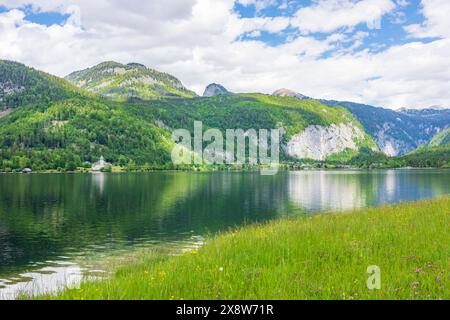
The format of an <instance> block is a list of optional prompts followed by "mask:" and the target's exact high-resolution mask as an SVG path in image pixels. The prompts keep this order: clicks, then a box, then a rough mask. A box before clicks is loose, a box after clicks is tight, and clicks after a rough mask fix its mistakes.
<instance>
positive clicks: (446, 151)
mask: <svg viewBox="0 0 450 320" xmlns="http://www.w3.org/2000/svg"><path fill="white" fill-rule="evenodd" d="M398 161H400V162H401V163H404V164H406V165H407V166H410V167H416V168H424V167H435V168H442V167H445V168H450V145H443V146H438V147H426V146H424V147H420V148H418V149H416V150H414V151H413V152H410V153H408V154H406V155H404V156H402V157H399V158H398Z"/></svg>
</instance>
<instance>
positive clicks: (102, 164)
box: [92, 156, 111, 171]
mask: <svg viewBox="0 0 450 320" xmlns="http://www.w3.org/2000/svg"><path fill="white" fill-rule="evenodd" d="M110 165H111V164H110V163H109V162H106V161H105V159H104V158H103V156H101V157H100V160H99V161H97V162H96V163H94V164H93V165H92V171H101V170H103V169H104V168H105V167H106V166H110Z"/></svg>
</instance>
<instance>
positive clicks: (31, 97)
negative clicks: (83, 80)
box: [0, 60, 80, 110]
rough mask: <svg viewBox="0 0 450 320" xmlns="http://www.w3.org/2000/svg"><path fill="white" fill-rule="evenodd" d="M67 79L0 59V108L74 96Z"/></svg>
mask: <svg viewBox="0 0 450 320" xmlns="http://www.w3.org/2000/svg"><path fill="white" fill-rule="evenodd" d="M79 93H80V90H79V89H78V88H76V87H75V86H73V85H71V84H69V83H68V82H67V81H65V80H63V79H60V78H57V77H55V76H52V75H49V74H47V73H44V72H42V71H38V70H35V69H32V68H28V67H26V66H25V65H23V64H20V63H17V62H12V61H5V60H0V110H2V109H3V110H4V109H11V108H16V107H18V106H21V105H26V104H31V103H49V102H51V101H55V100H61V99H65V98H69V97H73V96H76V95H78V94H79Z"/></svg>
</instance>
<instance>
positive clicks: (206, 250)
mask: <svg viewBox="0 0 450 320" xmlns="http://www.w3.org/2000/svg"><path fill="white" fill-rule="evenodd" d="M449 230H450V197H448V196H447V197H442V198H438V199H435V200H427V201H421V202H411V203H401V204H398V205H386V206H382V207H376V208H369V209H362V210H355V211H348V212H342V213H324V214H319V215H315V216H312V217H300V218H292V219H285V220H279V221H274V222H270V223H267V224H262V225H252V226H246V227H242V228H239V229H236V230H230V231H228V232H226V233H223V234H219V235H217V236H214V237H211V238H210V239H208V240H207V241H206V243H205V245H204V246H202V247H201V248H199V249H198V250H194V251H189V252H185V253H183V254H181V255H177V256H173V255H172V256H170V255H167V253H164V252H158V251H154V252H146V253H145V254H139V255H138V256H135V257H133V258H130V259H129V260H124V261H122V263H120V264H119V266H118V267H115V268H114V272H113V273H112V275H111V276H110V277H108V278H107V279H105V280H103V281H86V282H84V283H82V285H81V286H80V288H77V289H67V290H65V291H63V292H60V293H59V294H57V295H55V296H50V295H49V296H41V297H38V298H39V299H245V300H247V299H450V286H449V284H450V233H449ZM373 265H375V266H378V267H379V270H380V285H381V286H380V289H372V290H370V289H368V287H367V284H366V282H367V279H368V278H369V277H370V276H371V274H370V273H367V268H368V267H369V266H373Z"/></svg>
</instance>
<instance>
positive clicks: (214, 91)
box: [203, 83, 231, 97]
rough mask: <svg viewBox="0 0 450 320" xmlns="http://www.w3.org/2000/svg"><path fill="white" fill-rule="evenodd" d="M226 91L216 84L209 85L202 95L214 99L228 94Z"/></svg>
mask: <svg viewBox="0 0 450 320" xmlns="http://www.w3.org/2000/svg"><path fill="white" fill-rule="evenodd" d="M230 93H231V92H229V91H228V90H227V89H225V87H224V86H222V85H220V84H217V83H211V84H210V85H208V86H207V87H206V89H205V92H204V93H203V96H204V97H214V96H217V95H219V94H230Z"/></svg>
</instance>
